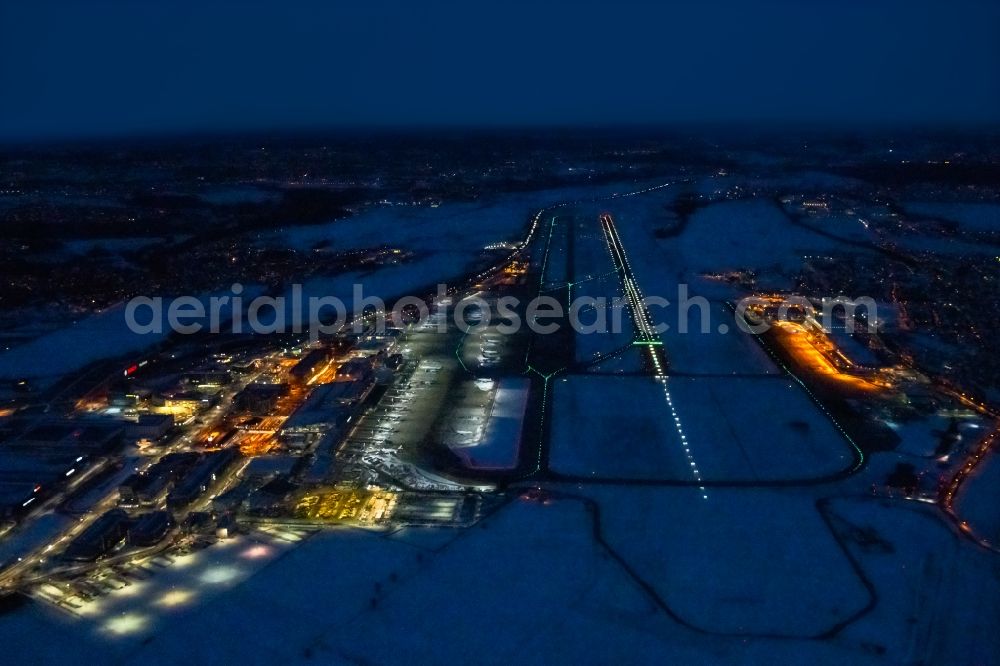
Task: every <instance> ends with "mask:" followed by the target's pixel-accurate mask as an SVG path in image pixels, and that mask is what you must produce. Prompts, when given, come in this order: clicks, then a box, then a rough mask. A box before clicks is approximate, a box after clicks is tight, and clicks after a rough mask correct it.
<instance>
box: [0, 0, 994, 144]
mask: <svg viewBox="0 0 1000 666" xmlns="http://www.w3.org/2000/svg"><path fill="white" fill-rule="evenodd" d="M14 4H17V5H18V6H16V7H15V6H11V5H14ZM154 4H155V6H154ZM168 5H170V7H168ZM998 35H1000V2H970V1H967V0H959V1H958V2H955V1H953V0H949V1H948V2H937V1H935V2H925V1H922V0H909V1H899V2H897V1H894V0H893V1H888V2H883V1H879V0H872V1H870V2H869V1H862V0H856V1H855V0H831V1H828V0H811V1H806V0H796V1H791V0H789V1H780V2H779V1H776V2H766V3H761V2H753V1H751V0H740V1H736V0H708V1H698V2H695V1H691V2H683V3H669V2H652V1H651V2H636V1H633V0H626V1H622V0H617V1H615V2H589V1H587V0H575V1H573V2H568V1H567V2H554V1H551V0H550V1H546V0H539V1H535V2H521V1H514V2H511V1H510V0H507V1H504V2H473V1H470V0H466V1H464V2H452V1H442V2H414V1H412V0H408V1H400V2H388V1H378V0H376V1H372V0H363V1H361V0H359V1H358V2H336V1H328V2H322V3H320V2H316V3H306V2H291V1H288V0H286V1H283V2H267V3H262V2H258V3H252V2H232V3H219V2H207V1H204V0H202V1H198V2H191V3H183V2H179V3H173V2H171V3H138V2H136V3H126V2H119V3H110V2H109V3H105V2H83V1H82V0H81V1H80V2H47V1H44V0H43V1H41V2H36V1H34V0H32V1H31V2H21V3H10V2H6V3H3V7H2V8H0V90H2V91H3V100H4V102H3V104H2V105H0V138H2V139H6V140H11V139H13V140H30V139H34V138H59V137H67V136H82V137H88V136H103V135H128V134H150V133H152V134H155V133H177V132H202V131H208V132H213V131H243V130H257V129H264V130H269V129H308V128H321V127H338V126H358V125H376V126H377V125H473V126H474V125H592V124H630V123H639V124H677V123H692V122H711V123H719V122H722V123H726V122H740V123H746V122H757V121H769V122H779V123H780V122H796V123H807V124H810V123H811V124H833V123H836V124H847V125H852V124H870V123H877V124H890V125H893V126H898V125H910V124H920V125H928V124H947V125H969V124H983V123H991V124H992V123H996V122H998V120H1000V39H998Z"/></svg>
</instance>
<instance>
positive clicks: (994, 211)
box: [906, 201, 1000, 231]
mask: <svg viewBox="0 0 1000 666" xmlns="http://www.w3.org/2000/svg"><path fill="white" fill-rule="evenodd" d="M906 210H907V211H909V212H910V213H913V214H915V215H928V216H931V217H941V218H944V219H946V220H952V221H954V222H958V224H959V226H961V227H962V229H964V230H967V231H1000V204H989V203H939V202H926V201H924V202H914V203H909V204H906Z"/></svg>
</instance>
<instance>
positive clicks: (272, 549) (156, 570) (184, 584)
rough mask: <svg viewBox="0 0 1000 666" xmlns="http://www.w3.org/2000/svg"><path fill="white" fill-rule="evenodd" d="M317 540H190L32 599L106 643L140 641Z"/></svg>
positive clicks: (48, 586) (297, 532)
mask: <svg viewBox="0 0 1000 666" xmlns="http://www.w3.org/2000/svg"><path fill="white" fill-rule="evenodd" d="M312 533H313V530H309V529H304V528H297V527H282V526H267V527H263V528H261V529H258V530H255V531H254V532H253V533H252V534H250V535H240V536H236V537H233V538H228V539H222V540H218V541H217V540H215V539H214V538H209V537H199V538H195V539H189V540H187V541H185V542H184V543H183V544H182V545H177V546H173V547H171V548H169V549H167V550H165V551H163V552H162V553H159V554H156V555H153V556H149V557H144V558H139V559H135V560H132V561H129V562H126V563H122V564H116V565H114V566H109V567H99V568H98V569H96V570H95V571H93V572H91V573H89V574H88V575H86V576H81V577H79V578H75V579H71V580H53V581H49V582H45V583H41V584H38V585H35V586H34V587H32V588H31V589H30V590H29V594H30V595H31V597H32V598H34V599H36V600H38V601H41V602H44V603H45V604H46V605H47V606H49V607H51V608H54V609H57V610H59V611H61V612H60V613H59V615H58V616H59V617H60V618H62V620H63V621H67V622H72V623H80V624H82V625H83V626H85V627H89V628H92V630H93V631H94V632H95V633H96V634H97V635H99V636H101V637H104V638H111V639H118V640H128V639H130V638H131V639H141V638H142V637H144V636H147V635H149V634H151V633H153V632H154V631H155V630H157V629H158V628H161V625H162V624H163V623H164V622H165V621H167V620H169V618H170V617H171V616H173V615H177V614H179V613H184V612H186V611H189V610H191V609H194V608H197V607H198V606H199V605H200V604H202V603H204V602H205V601H207V600H208V599H210V598H212V597H214V596H216V595H217V594H219V593H220V592H222V591H224V590H227V589H230V588H232V587H234V586H236V585H238V584H239V583H241V582H243V581H244V580H246V579H247V578H249V577H250V576H252V575H253V574H254V573H255V572H257V571H258V570H259V569H261V568H262V567H263V566H265V565H267V564H268V563H270V562H272V561H274V560H275V559H276V558H277V557H279V556H280V555H282V554H283V553H285V552H287V550H288V549H290V548H291V547H293V546H294V545H295V544H297V543H298V542H300V541H302V540H303V539H304V538H306V537H308V536H309V535H311V534H312Z"/></svg>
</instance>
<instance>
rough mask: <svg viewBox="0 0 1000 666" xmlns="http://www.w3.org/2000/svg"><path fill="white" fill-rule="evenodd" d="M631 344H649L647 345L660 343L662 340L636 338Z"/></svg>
mask: <svg viewBox="0 0 1000 666" xmlns="http://www.w3.org/2000/svg"><path fill="white" fill-rule="evenodd" d="M632 344H634V345H646V346H649V345H662V344H663V341H662V340H636V341H634V342H633V343H632Z"/></svg>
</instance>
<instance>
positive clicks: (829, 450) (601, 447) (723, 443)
mask: <svg viewBox="0 0 1000 666" xmlns="http://www.w3.org/2000/svg"><path fill="white" fill-rule="evenodd" d="M667 385H668V387H669V392H670V395H671V396H672V401H673V402H672V406H673V407H674V408H676V413H677V415H678V416H677V421H676V422H675V417H674V416H673V412H672V411H671V409H670V405H668V403H667V402H666V399H665V396H664V391H663V387H662V385H661V384H659V383H657V382H656V381H654V380H652V379H651V378H645V377H607V376H574V377H569V378H564V379H558V380H556V382H555V384H554V386H553V424H552V444H551V452H550V466H551V467H552V469H553V470H555V471H557V472H562V473H565V474H574V475H581V476H596V477H605V478H625V479H664V480H673V481H687V482H693V481H694V480H696V479H697V478H698V477H697V476H695V475H694V474H693V470H694V469H697V470H698V471H699V474H700V477H701V478H702V479H704V480H707V481H773V480H785V479H810V478H813V477H822V476H825V475H828V474H833V473H836V472H838V471H840V470H843V469H847V468H850V467H851V465H852V463H853V461H854V453H853V451H852V449H851V445H850V444H849V443H848V442H847V441H846V440H845V439H844V437H843V436H842V435H841V434H840V433H839V432H838V431H837V430H836V429H835V428H834V426H833V424H832V423H831V422H830V420H829V418H828V417H827V416H826V415H825V414H823V413H822V412H821V411H820V410H819V408H818V407H817V406H816V405H815V404H814V403H812V402H811V401H810V400H809V398H808V397H807V396H806V395H805V394H804V393H803V391H802V389H801V388H800V387H799V386H798V385H796V384H794V383H792V382H790V381H788V380H786V379H783V378H779V377H764V378H756V377H752V378H728V377H723V378H714V377H713V378H709V377H674V378H671V379H669V380H668V383H667ZM678 426H680V427H678ZM682 436H683V437H684V439H682ZM688 449H689V450H690V454H691V455H690V457H689V456H688V455H687V453H688Z"/></svg>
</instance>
